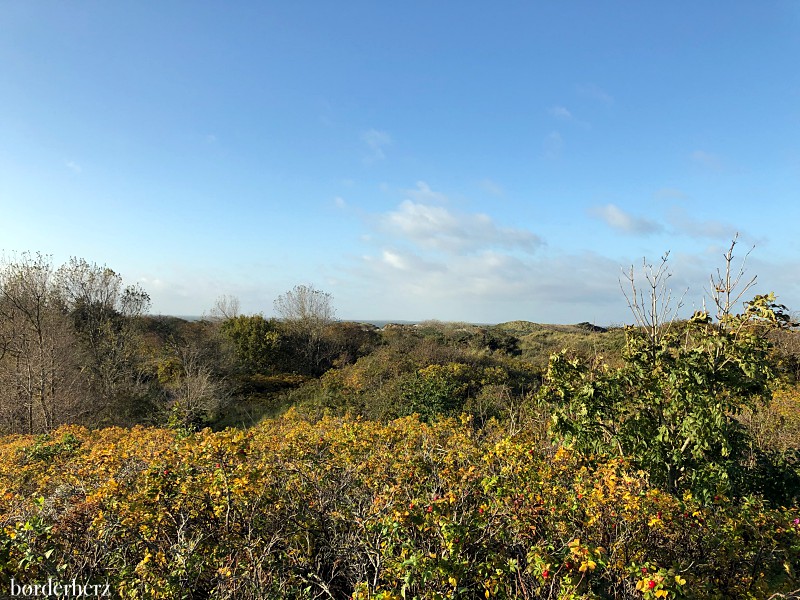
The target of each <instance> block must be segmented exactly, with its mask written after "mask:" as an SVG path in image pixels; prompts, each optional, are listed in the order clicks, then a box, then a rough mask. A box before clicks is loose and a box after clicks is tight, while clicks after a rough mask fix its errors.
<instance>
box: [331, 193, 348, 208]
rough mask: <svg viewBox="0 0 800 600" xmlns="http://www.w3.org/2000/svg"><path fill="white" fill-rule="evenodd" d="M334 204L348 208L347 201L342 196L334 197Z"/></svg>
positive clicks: (337, 206)
mask: <svg viewBox="0 0 800 600" xmlns="http://www.w3.org/2000/svg"><path fill="white" fill-rule="evenodd" d="M333 205H334V206H335V207H336V208H340V209H344V208H347V201H345V199H344V198H342V197H341V196H336V197H335V198H334V199H333Z"/></svg>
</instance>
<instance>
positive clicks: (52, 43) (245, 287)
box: [0, 0, 800, 324]
mask: <svg viewBox="0 0 800 600" xmlns="http://www.w3.org/2000/svg"><path fill="white" fill-rule="evenodd" d="M798 57H800V4H798V3H797V2H794V1H789V0H786V1H776V2H750V1H747V2H740V1H731V2H703V3H696V2H672V3H644V2H620V1H609V2H602V3H601V2H590V1H570V2H548V3H543V2H542V3H533V2H505V3H488V2H485V3H478V2H463V1H462V2H438V3H431V2H417V1H409V2H402V3H385V2H269V3H267V2H252V3H251V2H243V1H242V2H235V3H223V2H191V3H190V2H169V3H144V2H122V1H120V2H113V3H112V2H88V1H87V2H71V3H52V2H47V3H46V2H37V1H10V2H5V3H3V5H2V7H0V209H1V210H2V212H1V213H0V248H2V249H3V250H4V252H5V254H6V255H7V256H10V255H13V253H15V252H17V253H18V252H22V251H26V250H29V251H41V252H44V253H47V254H51V255H52V256H53V260H54V262H55V263H56V264H61V263H62V262H64V261H66V260H67V259H68V258H69V257H70V256H78V257H81V258H85V259H87V260H89V261H94V262H97V263H101V264H107V265H108V266H110V267H111V268H113V269H115V270H116V271H117V272H119V273H121V274H122V276H123V277H124V278H125V280H126V281H127V282H129V283H135V282H138V283H140V284H141V285H142V286H143V287H144V288H145V289H146V290H147V291H148V293H149V294H150V295H151V297H152V301H153V302H152V310H153V312H156V313H163V314H183V315H185V314H202V313H203V312H207V311H208V310H209V309H210V308H211V306H212V305H213V303H214V300H215V299H216V298H217V297H218V296H220V295H222V294H231V295H235V296H237V297H239V299H240V301H241V306H242V309H243V310H244V311H245V312H263V313H264V314H267V315H270V314H272V303H273V300H274V299H275V298H276V297H277V296H278V295H280V294H281V293H283V292H285V291H286V290H288V289H290V288H291V287H293V286H294V285H295V284H311V285H314V286H315V287H317V288H319V289H322V290H325V291H327V292H330V293H331V294H332V295H333V297H334V304H335V306H336V308H337V311H338V315H339V317H341V318H345V319H347V318H362V319H409V320H421V319H428V318H437V319H442V320H466V321H472V322H501V321H507V320H512V319H527V320H531V321H537V322H554V323H575V322H579V321H591V322H596V323H599V324H609V323H623V322H630V321H631V320H632V318H631V316H630V313H629V312H628V308H627V305H626V302H625V298H624V297H623V295H622V293H621V291H620V284H619V279H620V276H621V273H622V271H621V269H626V268H629V267H630V265H631V264H636V265H639V264H641V262H642V259H643V257H647V258H648V259H649V260H651V261H657V260H658V259H659V257H660V256H661V255H662V254H663V253H664V252H665V251H670V259H671V261H670V264H671V271H672V273H673V277H672V279H671V280H670V283H671V284H672V286H673V287H674V289H675V290H676V292H675V293H676V295H677V296H680V295H682V294H683V292H684V290H686V289H687V288H688V289H689V291H688V293H686V296H685V300H684V303H685V305H686V308H685V312H691V310H693V309H694V308H697V307H699V305H700V303H701V302H702V297H703V295H704V288H707V287H708V283H707V282H708V276H709V274H710V273H711V272H712V270H714V269H715V268H717V267H719V266H720V265H721V264H722V254H723V252H724V250H725V249H726V248H727V246H728V245H729V243H730V240H731V238H732V236H733V235H734V234H735V232H739V234H740V238H739V239H740V244H739V245H738V246H737V250H741V251H740V252H737V255H738V256H742V255H743V254H744V253H745V252H746V251H747V250H748V249H750V248H751V247H752V246H753V245H755V250H754V251H753V252H752V254H751V255H750V258H749V259H748V263H747V273H748V276H751V275H758V285H757V287H756V289H755V290H753V291H754V292H756V291H758V292H766V291H770V290H774V291H775V292H776V293H777V294H778V295H779V300H780V301H782V302H783V303H785V304H787V305H788V306H789V307H790V308H791V309H794V310H800V263H799V262H798V261H799V260H800V241H798V240H800V236H798V235H797V234H796V231H797V230H798V227H800V202H798V199H799V198H798V196H799V195H798V192H799V191H800V69H798V67H797V63H798Z"/></svg>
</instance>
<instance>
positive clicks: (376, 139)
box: [361, 129, 392, 161]
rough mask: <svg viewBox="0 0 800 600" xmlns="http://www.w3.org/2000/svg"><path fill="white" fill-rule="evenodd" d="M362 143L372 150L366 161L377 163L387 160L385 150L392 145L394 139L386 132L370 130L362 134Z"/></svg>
mask: <svg viewBox="0 0 800 600" xmlns="http://www.w3.org/2000/svg"><path fill="white" fill-rule="evenodd" d="M361 141H362V142H364V143H365V144H366V145H367V148H369V150H370V154H369V156H367V157H366V159H365V160H368V161H377V160H383V159H384V158H386V154H385V153H384V151H383V150H384V148H385V147H386V146H390V145H391V144H392V137H391V136H390V135H389V134H388V133H386V132H385V131H379V130H377V129H370V130H368V131H364V132H363V133H362V134H361Z"/></svg>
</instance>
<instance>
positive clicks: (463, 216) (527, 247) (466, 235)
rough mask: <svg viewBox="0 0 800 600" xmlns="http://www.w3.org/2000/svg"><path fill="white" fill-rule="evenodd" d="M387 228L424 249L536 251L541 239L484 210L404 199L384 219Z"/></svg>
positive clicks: (387, 231)
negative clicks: (456, 208)
mask: <svg viewBox="0 0 800 600" xmlns="http://www.w3.org/2000/svg"><path fill="white" fill-rule="evenodd" d="M381 222H382V226H383V229H384V231H385V232H386V233H387V234H389V235H390V236H392V237H394V238H399V239H401V240H404V241H406V242H408V243H411V244H412V245H414V246H416V247H418V248H422V249H425V250H435V251H440V252H446V253H463V252H479V251H481V250H484V249H487V248H505V249H511V250H521V251H524V252H533V251H534V250H535V249H536V248H537V247H538V246H539V245H541V239H540V238H539V237H538V236H537V235H536V234H534V233H533V232H531V231H527V230H525V229H517V228H513V227H501V226H499V225H497V224H496V223H495V222H494V221H493V220H492V218H491V217H490V216H489V215H486V214H482V213H455V212H452V211H450V210H448V209H447V208H445V207H443V206H436V205H432V204H423V203H420V202H414V201H413V200H404V201H403V202H402V203H401V204H400V206H399V207H397V209H396V210H393V211H391V212H389V213H388V214H386V215H384V216H383V217H382V218H381Z"/></svg>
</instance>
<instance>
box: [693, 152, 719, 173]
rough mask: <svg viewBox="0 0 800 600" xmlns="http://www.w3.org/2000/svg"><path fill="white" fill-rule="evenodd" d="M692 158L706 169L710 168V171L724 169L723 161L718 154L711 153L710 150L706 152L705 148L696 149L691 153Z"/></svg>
mask: <svg viewBox="0 0 800 600" xmlns="http://www.w3.org/2000/svg"><path fill="white" fill-rule="evenodd" d="M691 159H692V162H694V163H695V164H697V165H700V166H701V167H703V168H705V169H708V170H709V171H720V170H722V161H721V160H720V159H719V157H718V156H717V155H716V154H711V153H710V152H705V151H704V150H695V151H694V152H692V154H691Z"/></svg>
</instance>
